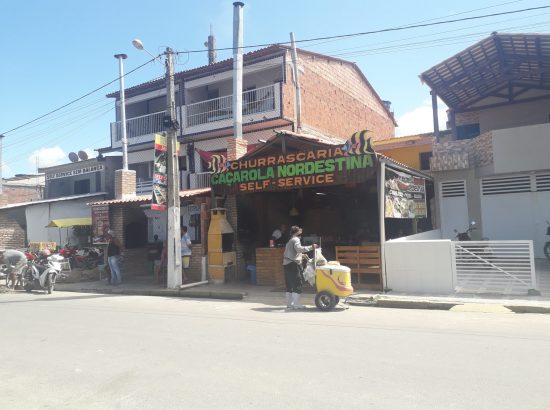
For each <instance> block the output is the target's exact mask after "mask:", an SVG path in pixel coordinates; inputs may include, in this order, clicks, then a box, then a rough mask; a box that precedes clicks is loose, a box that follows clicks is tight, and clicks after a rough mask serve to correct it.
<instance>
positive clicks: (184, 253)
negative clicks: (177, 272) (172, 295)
mask: <svg viewBox="0 0 550 410" xmlns="http://www.w3.org/2000/svg"><path fill="white" fill-rule="evenodd" d="M190 261H191V238H190V237H189V234H188V233H187V226H182V227H181V267H182V270H181V272H182V276H183V278H182V279H183V282H184V283H185V282H188V281H189V279H188V278H187V271H188V270H189V262H190Z"/></svg>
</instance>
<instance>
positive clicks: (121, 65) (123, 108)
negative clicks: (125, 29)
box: [114, 54, 128, 171]
mask: <svg viewBox="0 0 550 410" xmlns="http://www.w3.org/2000/svg"><path fill="white" fill-rule="evenodd" d="M114 57H115V58H116V59H117V60H118V73H119V81H120V129H121V131H122V169H123V170H125V171H128V137H127V135H126V101H125V97H124V63H123V60H126V58H128V56H127V55H126V54H115V56H114Z"/></svg>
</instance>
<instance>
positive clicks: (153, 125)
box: [111, 111, 166, 141]
mask: <svg viewBox="0 0 550 410" xmlns="http://www.w3.org/2000/svg"><path fill="white" fill-rule="evenodd" d="M165 113H166V111H161V112H156V113H154V114H147V115H142V116H141V117H135V118H130V119H129V120H126V135H127V137H128V139H131V138H135V137H139V136H141V135H149V134H154V133H156V132H162V131H164V126H163V123H162V120H163V118H164V115H165ZM120 124H121V121H117V122H115V123H112V124H111V133H115V141H120V140H121V139H122V129H121V125H120Z"/></svg>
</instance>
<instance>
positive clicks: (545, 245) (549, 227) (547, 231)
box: [544, 221, 550, 260]
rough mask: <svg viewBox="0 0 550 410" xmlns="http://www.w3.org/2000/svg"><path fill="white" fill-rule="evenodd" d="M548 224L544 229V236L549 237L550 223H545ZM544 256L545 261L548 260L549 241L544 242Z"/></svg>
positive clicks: (549, 253)
mask: <svg viewBox="0 0 550 410" xmlns="http://www.w3.org/2000/svg"><path fill="white" fill-rule="evenodd" d="M546 223H547V224H548V228H546V235H548V236H550V222H548V221H546ZM544 255H546V259H548V260H550V240H548V241H546V243H545V244H544Z"/></svg>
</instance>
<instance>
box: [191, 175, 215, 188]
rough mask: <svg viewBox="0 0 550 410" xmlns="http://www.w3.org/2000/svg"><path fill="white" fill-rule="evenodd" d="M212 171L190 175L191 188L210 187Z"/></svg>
mask: <svg viewBox="0 0 550 410" xmlns="http://www.w3.org/2000/svg"><path fill="white" fill-rule="evenodd" d="M210 175H211V173H210V172H200V173H197V174H190V175H189V188H191V189H198V188H208V187H209V186H210Z"/></svg>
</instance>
